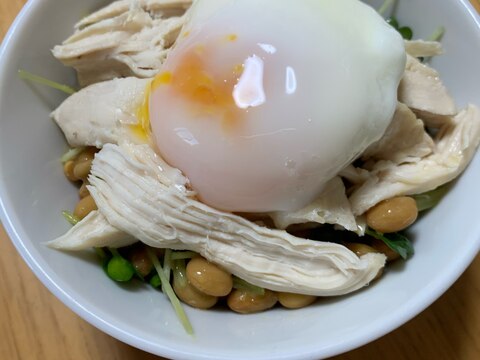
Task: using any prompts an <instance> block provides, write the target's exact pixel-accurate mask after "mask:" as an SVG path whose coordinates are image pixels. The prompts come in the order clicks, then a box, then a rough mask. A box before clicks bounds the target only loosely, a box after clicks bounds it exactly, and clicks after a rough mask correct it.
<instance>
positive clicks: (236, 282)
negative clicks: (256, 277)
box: [233, 276, 265, 296]
mask: <svg viewBox="0 0 480 360" xmlns="http://www.w3.org/2000/svg"><path fill="white" fill-rule="evenodd" d="M233 288H234V289H238V290H245V291H248V292H249V293H251V294H254V295H261V296H263V295H265V289H264V288H261V287H259V286H256V285H253V284H250V283H249V282H247V281H245V280H243V279H240V278H239V277H236V276H234V277H233Z"/></svg>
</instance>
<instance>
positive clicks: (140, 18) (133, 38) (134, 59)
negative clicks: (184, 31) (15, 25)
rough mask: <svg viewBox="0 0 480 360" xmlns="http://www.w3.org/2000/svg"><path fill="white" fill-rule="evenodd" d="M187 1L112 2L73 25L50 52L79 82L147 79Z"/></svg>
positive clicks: (163, 53)
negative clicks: (68, 34)
mask: <svg viewBox="0 0 480 360" xmlns="http://www.w3.org/2000/svg"><path fill="white" fill-rule="evenodd" d="M190 3H191V2H190V1H186V0H183V1H181V0H177V1H173V0H172V1H166V0H154V1H118V2H115V3H112V4H111V5H110V6H109V7H107V8H105V9H102V10H100V11H99V12H98V13H94V14H92V15H90V16H88V17H87V18H86V19H84V20H82V21H81V22H80V23H79V24H77V26H76V27H77V30H76V32H75V33H74V34H73V35H72V36H71V37H70V38H68V39H67V40H65V41H64V42H63V44H62V45H57V46H55V47H54V49H53V55H54V56H55V57H56V58H57V59H59V60H60V61H61V62H62V63H63V64H64V65H67V66H72V67H73V68H75V69H76V70H77V74H78V79H79V82H80V84H81V85H82V86H86V85H89V84H92V83H95V82H99V81H105V80H110V79H113V78H116V77H128V76H136V77H140V78H149V77H153V76H154V75H155V74H156V73H157V72H158V71H159V69H160V66H161V65H162V63H163V61H164V59H165V57H166V54H167V52H168V49H169V48H170V47H171V46H172V44H173V43H174V42H175V40H176V38H177V36H178V34H179V32H180V30H181V28H182V26H183V24H184V21H185V20H184V16H183V13H184V12H185V10H186V9H187V8H188V7H189V5H190Z"/></svg>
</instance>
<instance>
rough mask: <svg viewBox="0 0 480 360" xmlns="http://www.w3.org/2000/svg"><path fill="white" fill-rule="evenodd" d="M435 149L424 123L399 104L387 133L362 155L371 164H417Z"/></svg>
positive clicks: (406, 107)
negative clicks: (380, 162)
mask: <svg viewBox="0 0 480 360" xmlns="http://www.w3.org/2000/svg"><path fill="white" fill-rule="evenodd" d="M434 147H435V145H434V142H433V140H432V138H431V137H430V135H428V133H427V132H426V131H425V126H424V124H423V121H422V120H420V119H417V117H416V115H415V114H414V113H413V111H412V110H410V109H409V108H408V106H406V105H405V104H402V103H398V104H397V110H396V111H395V114H394V116H393V119H392V122H391V123H390V125H389V127H388V128H387V131H386V132H385V134H384V135H383V137H382V138H381V139H380V140H379V141H378V142H376V143H375V144H372V145H371V146H370V147H369V148H368V149H367V150H366V151H365V152H364V153H363V154H362V160H364V161H367V162H369V163H371V162H372V161H378V160H389V161H392V162H393V163H396V164H401V163H409V162H417V161H419V160H420V159H422V158H424V157H425V156H427V155H430V154H431V153H432V152H433V150H434Z"/></svg>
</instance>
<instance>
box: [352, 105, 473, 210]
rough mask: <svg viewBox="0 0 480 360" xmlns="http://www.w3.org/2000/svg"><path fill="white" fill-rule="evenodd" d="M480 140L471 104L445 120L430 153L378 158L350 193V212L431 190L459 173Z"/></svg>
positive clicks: (471, 156) (470, 157)
mask: <svg viewBox="0 0 480 360" xmlns="http://www.w3.org/2000/svg"><path fill="white" fill-rule="evenodd" d="M479 143H480V110H479V109H478V108H477V107H476V106H473V105H469V106H468V108H467V109H465V110H463V111H461V112H460V113H459V114H458V115H456V116H455V117H453V118H452V119H451V121H450V122H449V123H446V124H445V125H444V126H443V127H442V128H441V129H440V130H439V132H438V134H437V136H436V137H435V148H434V150H433V153H432V154H430V155H428V156H426V157H424V158H422V159H420V160H419V161H417V162H413V163H405V164H396V163H394V162H392V161H383V160H382V161H378V162H377V163H375V165H374V166H373V167H372V168H371V169H370V173H369V178H368V180H367V181H365V182H364V183H363V184H359V185H358V188H357V189H356V190H355V191H354V192H353V193H352V195H351V196H350V198H349V200H350V202H351V204H352V209H353V213H354V214H355V215H361V214H363V213H364V212H365V211H367V210H368V209H369V208H371V207H372V206H374V205H375V204H377V203H379V202H380V201H382V200H385V199H390V198H393V197H396V196H401V195H413V194H420V193H423V192H427V191H430V190H433V189H435V188H437V187H439V186H441V185H443V184H445V183H447V182H449V181H451V180H453V179H455V178H456V177H457V176H459V175H460V174H461V173H462V172H463V170H464V169H465V167H466V166H467V165H468V163H469V162H470V161H471V159H472V158H473V156H474V155H475V151H476V149H477V147H478V145H479Z"/></svg>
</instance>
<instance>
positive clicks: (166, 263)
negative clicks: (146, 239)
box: [162, 249, 172, 292]
mask: <svg viewBox="0 0 480 360" xmlns="http://www.w3.org/2000/svg"><path fill="white" fill-rule="evenodd" d="M171 257H172V250H171V249H166V250H165V255H164V256H163V273H164V274H165V278H166V279H167V281H169V280H170V273H171V269H172V259H171ZM162 290H163V292H165V289H164V288H163V286H162Z"/></svg>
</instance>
